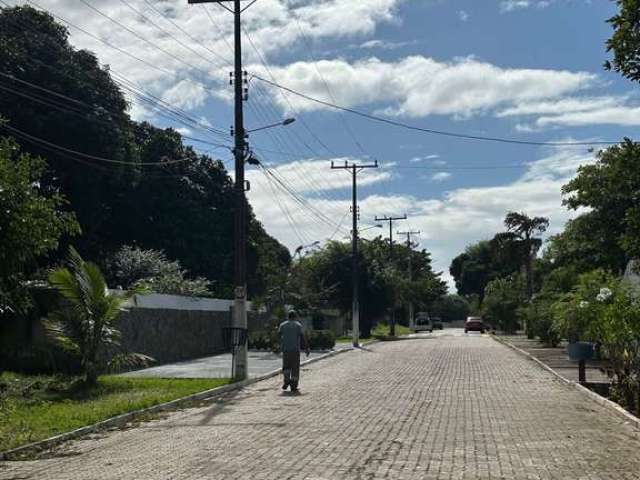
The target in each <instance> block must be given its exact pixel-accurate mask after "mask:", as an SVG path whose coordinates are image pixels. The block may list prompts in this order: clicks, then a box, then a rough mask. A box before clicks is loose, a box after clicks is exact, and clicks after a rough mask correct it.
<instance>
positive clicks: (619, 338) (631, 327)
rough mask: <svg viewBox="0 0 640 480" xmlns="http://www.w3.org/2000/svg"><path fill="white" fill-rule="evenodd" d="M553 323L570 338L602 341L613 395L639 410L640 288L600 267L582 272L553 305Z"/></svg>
mask: <svg viewBox="0 0 640 480" xmlns="http://www.w3.org/2000/svg"><path fill="white" fill-rule="evenodd" d="M553 312H554V322H555V323H556V327H557V328H558V330H559V331H560V332H562V334H563V336H564V337H565V338H566V339H567V340H569V341H570V342H575V341H590V342H594V343H596V344H597V345H598V350H599V353H600V355H601V357H602V359H603V360H604V361H605V362H604V369H605V371H606V373H607V374H608V375H609V376H610V377H611V379H612V393H613V396H614V399H615V400H617V401H618V402H619V403H620V404H621V405H623V406H624V407H625V408H627V409H628V410H630V411H633V412H636V413H637V414H640V292H639V291H637V290H634V288H633V287H632V286H631V285H630V284H628V283H626V282H625V281H623V280H620V279H618V278H616V277H614V276H613V275H611V274H609V273H607V272H604V271H602V270H595V271H593V272H589V273H586V274H584V275H581V276H580V279H579V281H578V284H577V286H576V288H575V289H574V291H573V292H572V293H570V294H568V295H566V296H565V297H563V298H562V299H561V300H560V301H558V302H556V303H555V304H554V305H553Z"/></svg>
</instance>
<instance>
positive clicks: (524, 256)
mask: <svg viewBox="0 0 640 480" xmlns="http://www.w3.org/2000/svg"><path fill="white" fill-rule="evenodd" d="M504 225H505V227H507V231H506V232H503V233H499V234H497V235H496V236H495V240H496V241H498V242H499V243H500V244H501V245H502V246H503V247H509V246H511V247H512V248H514V250H515V251H517V252H518V255H519V256H520V261H521V262H522V266H523V267H524V272H525V277H526V280H527V300H529V301H531V299H532V298H533V259H534V258H535V256H536V254H537V253H538V250H539V249H540V247H541V246H542V240H541V239H540V238H538V235H541V234H543V233H544V232H546V230H547V228H548V227H549V219H548V218H546V217H529V216H528V215H527V214H525V213H518V212H509V213H507V216H506V217H505V219H504Z"/></svg>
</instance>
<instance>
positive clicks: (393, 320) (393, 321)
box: [376, 213, 407, 337]
mask: <svg viewBox="0 0 640 480" xmlns="http://www.w3.org/2000/svg"><path fill="white" fill-rule="evenodd" d="M406 219H407V214H406V213H405V214H404V215H403V216H402V217H393V216H391V217H387V216H386V215H385V216H384V217H380V218H378V216H377V215H376V222H389V262H391V260H392V259H393V222H395V221H397V220H406ZM389 334H390V335H391V336H392V337H395V336H396V306H395V305H391V328H390V329H389Z"/></svg>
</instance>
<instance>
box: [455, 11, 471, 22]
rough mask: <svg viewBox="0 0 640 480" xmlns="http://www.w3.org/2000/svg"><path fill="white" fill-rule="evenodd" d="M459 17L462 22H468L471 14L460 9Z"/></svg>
mask: <svg viewBox="0 0 640 480" xmlns="http://www.w3.org/2000/svg"><path fill="white" fill-rule="evenodd" d="M458 18H459V19H460V21H462V22H467V21H469V18H470V16H469V13H468V12H467V11H465V10H460V11H458Z"/></svg>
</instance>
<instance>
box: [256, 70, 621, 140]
mask: <svg viewBox="0 0 640 480" xmlns="http://www.w3.org/2000/svg"><path fill="white" fill-rule="evenodd" d="M252 78H255V79H256V80H259V81H261V82H264V83H266V84H268V85H271V86H272V87H274V88H277V89H280V90H284V91H286V92H289V93H291V94H293V95H296V96H298V97H300V98H304V99H305V100H308V101H310V102H314V103H317V104H319V105H324V106H325V107H329V108H332V109H334V110H341V111H343V112H347V113H351V114H353V115H357V116H360V117H363V118H367V119H369V120H373V121H376V122H380V123H385V124H388V125H392V126H394V127H399V128H404V129H408V130H414V131H418V132H423V133H429V134H432V135H443V136H447V137H453V138H461V139H466V140H481V141H487V142H498V143H510V144H515V145H533V146H550V147H563V146H581V145H582V146H587V145H615V144H618V143H620V142H613V141H591V142H536V141H528V140H516V139H510V138H500V137H485V136H481V135H469V134H465V133H458V132H449V131H445V130H434V129H431V128H423V127H418V126H416V125H411V124H408V123H404V122H398V121H396V120H391V119H388V118H384V117H379V116H377V115H373V114H371V113H366V112H362V111H360V110H356V109H353V108H349V107H344V106H341V105H338V104H335V103H331V102H327V101H325V100H320V99H318V98H314V97H312V96H310V95H307V94H305V93H302V92H299V91H297V90H294V89H292V88H289V87H286V86H284V85H280V84H279V83H277V82H275V81H271V80H268V79H266V78H264V77H261V76H259V75H252Z"/></svg>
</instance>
